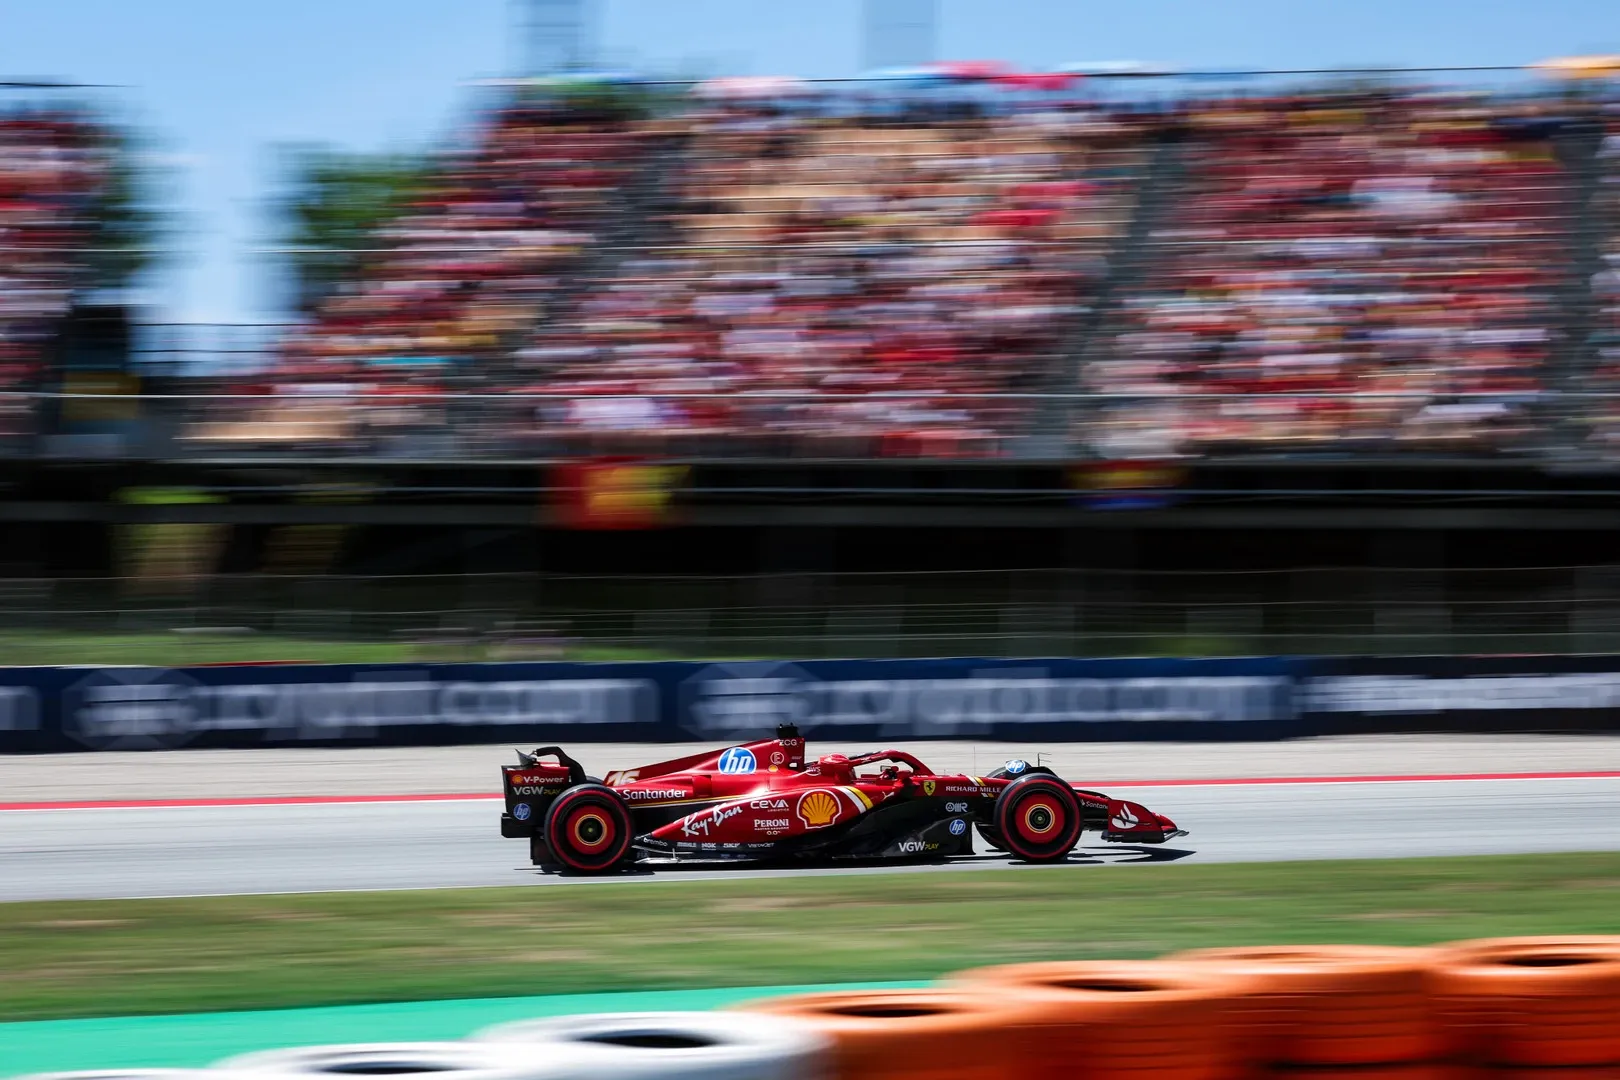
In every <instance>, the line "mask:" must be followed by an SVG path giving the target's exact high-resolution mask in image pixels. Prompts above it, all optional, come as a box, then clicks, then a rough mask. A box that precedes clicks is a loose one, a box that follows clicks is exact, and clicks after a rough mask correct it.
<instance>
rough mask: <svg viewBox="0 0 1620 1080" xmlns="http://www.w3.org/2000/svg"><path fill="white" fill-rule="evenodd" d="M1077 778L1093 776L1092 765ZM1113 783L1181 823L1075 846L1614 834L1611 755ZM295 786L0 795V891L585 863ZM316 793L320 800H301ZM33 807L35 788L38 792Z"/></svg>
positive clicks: (1594, 847) (926, 867) (478, 799)
mask: <svg viewBox="0 0 1620 1080" xmlns="http://www.w3.org/2000/svg"><path fill="white" fill-rule="evenodd" d="M1087 782H1089V780H1088V781H1087ZM1112 788H1113V790H1117V791H1118V793H1120V794H1122V795H1125V796H1126V797H1128V798H1132V799H1135V800H1137V801H1139V802H1142V803H1144V804H1146V805H1147V806H1149V807H1151V808H1153V809H1155V810H1158V811H1160V812H1162V813H1166V814H1169V815H1170V816H1171V817H1173V818H1174V819H1176V821H1177V822H1178V823H1179V824H1180V825H1182V826H1183V827H1185V828H1188V829H1190V830H1192V835H1191V836H1188V837H1185V838H1183V839H1181V840H1178V841H1175V842H1174V843H1172V844H1170V845H1166V846H1165V847H1159V848H1152V847H1143V848H1135V847H1123V846H1120V845H1110V844H1088V843H1085V842H1084V841H1083V842H1082V845H1081V847H1080V848H1079V849H1077V851H1076V852H1075V854H1074V856H1073V857H1072V859H1071V861H1072V862H1075V863H1081V864H1093V865H1096V866H1097V867H1099V868H1102V867H1105V866H1108V865H1116V864H1121V863H1129V862H1138V861H1142V862H1151V861H1166V862H1186V863H1192V862H1254V861H1280V860H1297V859H1328V858H1333V859H1339V858H1413V857H1424V856H1441V855H1467V854H1509V853H1531V852H1546V851H1605V850H1620V814H1616V813H1615V812H1614V811H1615V808H1616V807H1617V805H1620V772H1614V771H1608V772H1605V771H1602V770H1595V769H1588V770H1570V771H1560V772H1552V771H1547V772H1543V773H1541V774H1539V775H1530V774H1527V773H1525V772H1524V771H1522V770H1521V771H1519V773H1517V774H1515V775H1503V774H1475V775H1472V776H1469V777H1465V778H1457V777H1454V776H1452V777H1447V776H1442V775H1439V774H1422V775H1410V774H1408V775H1403V776H1401V777H1399V778H1373V777H1354V776H1343V775H1340V776H1332V777H1322V776H1317V777H1258V778H1256V777H1247V778H1219V777H1204V778H1193V779H1186V778H1183V779H1174V780H1169V781H1157V782H1155V781H1135V782H1129V783H1119V784H1115V785H1113V786H1112ZM369 799H370V800H371V801H349V799H348V798H345V797H343V796H302V797H289V798H286V799H282V800H278V801H267V800H257V801H251V802H249V803H248V804H246V805H242V804H239V803H238V804H231V803H230V802H229V801H222V800H217V799H216V800H210V799H199V800H195V801H193V802H192V803H191V804H189V805H168V806H152V805H139V804H123V805H100V806H94V805H81V806H78V807H77V808H72V809H67V808H31V809H24V808H19V807H18V804H15V803H12V804H8V805H9V806H10V807H12V808H11V809H6V810H3V811H0V867H4V873H3V874H0V900H6V901H11V900H52V899H94V898H120V897H152V896H205V895H219V894H236V893H284V892H319V891H373V890H390V889H417V888H442V887H453V886H495V885H558V884H567V883H569V882H575V881H581V880H598V879H580V878H565V877H556V876H548V875H542V874H540V873H539V872H537V871H536V870H535V869H534V868H532V867H529V866H527V865H525V855H526V852H525V845H524V844H523V843H522V842H521V841H516V840H503V839H502V838H501V837H500V836H499V834H498V832H497V820H498V816H499V813H500V805H499V801H498V800H496V799H493V798H491V797H489V796H483V795H467V796H458V795H455V794H448V795H446V794H415V795H411V794H406V795H400V796H397V797H393V796H386V795H385V796H376V795H373V796H369ZM310 800H316V801H310ZM36 806H37V804H36ZM1008 865H1012V864H1010V863H1009V862H1008V861H1007V860H1005V859H1003V858H1001V857H999V856H995V855H985V856H977V857H974V858H972V859H969V860H958V861H953V862H950V863H946V864H920V865H911V866H908V867H907V868H906V869H907V870H908V871H910V872H923V873H942V872H963V871H971V870H973V869H977V868H984V867H1003V866H1008ZM893 869H894V868H893V867H882V868H839V869H836V870H832V871H822V870H817V871H805V870H752V871H741V870H736V869H722V870H695V869H685V868H682V869H673V870H668V871H662V872H659V873H657V874H634V875H624V876H620V877H616V878H613V879H610V880H614V881H619V882H624V883H634V882H638V881H647V880H654V879H667V878H675V877H678V878H681V879H692V878H716V877H736V876H737V875H739V874H741V873H745V872H746V873H751V874H784V873H785V874H804V873H826V872H833V873H874V872H892V871H893ZM1029 870H1030V872H1039V868H1029Z"/></svg>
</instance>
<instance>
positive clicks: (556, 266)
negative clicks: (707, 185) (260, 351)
mask: <svg viewBox="0 0 1620 1080" xmlns="http://www.w3.org/2000/svg"><path fill="white" fill-rule="evenodd" d="M645 137H646V132H645V130H644V129H643V128H642V127H641V126H639V125H637V124H634V123H627V122H620V121H616V120H611V119H606V118H603V117H601V116H599V115H594V114H591V113H586V112H581V111H579V110H572V109H559V108H555V107H551V106H546V105H535V104H524V103H513V104H511V105H508V106H507V107H504V108H502V109H499V110H497V111H495V112H494V113H493V114H492V115H490V116H488V117H487V119H485V120H484V122H483V123H482V125H481V128H480V129H479V130H477V131H475V132H472V133H470V135H469V136H468V138H467V145H466V146H465V147H464V148H463V149H460V150H458V151H456V152H454V153H451V154H449V155H447V156H446V157H445V158H444V159H443V160H442V161H441V162H440V163H439V167H438V168H437V169H436V171H434V172H433V173H432V174H431V175H430V176H429V177H428V178H427V180H426V181H425V190H424V191H423V192H422V193H421V194H420V195H419V196H417V197H415V198H414V199H413V200H412V203H411V205H410V206H409V208H408V210H407V211H406V212H405V213H404V214H403V215H401V216H400V217H399V218H397V219H396V220H394V221H392V222H390V223H389V224H387V225H386V226H385V227H383V228H382V229H381V230H379V231H378V232H377V234H376V235H375V236H374V238H373V239H372V241H371V243H370V245H369V247H368V253H367V256H366V257H365V259H364V261H363V270H362V273H361V274H360V276H359V277H358V278H357V279H356V280H354V281H351V282H347V283H344V284H343V285H342V286H341V287H339V288H337V289H336V290H335V291H333V292H332V293H331V295H329V296H328V297H326V298H325V299H324V300H323V301H322V302H321V303H320V304H319V306H318V308H317V310H316V311H315V312H314V314H313V317H312V318H310V319H309V320H308V321H307V323H305V324H304V325H303V326H301V327H300V328H298V329H297V330H296V331H294V332H293V333H291V334H290V335H288V337H287V338H286V340H285V341H283V342H282V343H281V346H280V357H279V360H278V362H277V363H276V365H275V367H274V369H273V370H272V371H269V372H266V373H264V376H263V377H262V378H261V379H259V380H258V381H257V382H256V383H254V384H253V385H251V386H243V385H236V386H233V387H232V389H233V390H235V391H238V392H242V391H244V390H246V391H248V393H247V394H245V395H244V396H246V397H248V398H250V399H251V396H252V393H253V392H255V391H263V392H265V393H267V394H268V395H269V396H270V398H271V400H270V402H269V403H268V404H266V405H263V406H260V405H255V404H251V403H250V404H248V405H247V406H246V407H245V408H241V409H238V410H236V412H237V415H236V416H234V417H230V418H216V419H215V420H214V421H212V422H210V423H209V424H207V425H206V426H204V427H202V428H200V429H197V430H194V431H193V432H192V433H191V434H192V437H193V438H196V439H199V440H203V441H207V442H216V443H217V442H226V441H239V442H248V443H260V442H291V443H308V442H321V441H354V440H364V439H366V438H368V437H371V436H375V435H379V434H387V433H388V432H389V431H391V430H399V431H417V430H420V429H421V428H422V427H423V426H424V425H425V424H431V423H434V422H437V421H438V420H441V419H442V418H443V415H444V414H443V405H444V397H445V395H446V394H447V393H452V392H454V391H456V390H462V391H467V390H481V389H495V388H502V387H506V386H509V385H510V381H509V380H507V379H503V375H504V373H505V372H504V366H503V361H504V359H505V358H506V357H508V356H509V355H510V353H511V352H512V350H513V349H514V348H515V347H516V346H517V345H519V344H520V343H521V342H522V341H523V340H524V339H525V336H526V334H527V333H528V332H529V331H530V330H531V329H532V328H533V327H534V326H535V325H537V324H539V323H544V322H546V321H548V320H553V319H555V318H557V317H558V313H557V312H556V311H555V310H553V308H554V301H555V299H556V298H557V297H558V296H559V294H560V293H562V292H563V290H564V289H565V287H566V285H567V279H568V275H569V273H570V271H571V270H572V269H573V268H574V267H575V266H576V265H577V263H578V262H579V260H580V259H581V258H582V257H583V256H584V255H585V254H586V253H588V252H590V251H591V249H592V246H593V244H594V243H596V242H597V241H598V239H599V237H600V235H601V233H602V231H603V229H604V228H605V227H606V226H607V224H608V223H609V221H610V220H611V218H612V215H614V214H616V213H619V212H622V206H621V201H620V194H621V192H622V189H623V187H624V185H625V184H626V182H627V180H628V178H630V177H631V176H633V175H634V174H635V172H636V170H638V169H639V168H641V167H642V166H643V159H644V155H643V153H642V144H643V140H644V139H645Z"/></svg>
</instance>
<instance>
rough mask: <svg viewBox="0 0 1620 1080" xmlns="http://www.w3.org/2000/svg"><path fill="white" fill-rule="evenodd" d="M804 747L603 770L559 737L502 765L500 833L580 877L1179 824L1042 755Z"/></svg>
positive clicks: (1171, 829) (967, 848) (1022, 847)
mask: <svg viewBox="0 0 1620 1080" xmlns="http://www.w3.org/2000/svg"><path fill="white" fill-rule="evenodd" d="M804 750H805V747H804V739H803V738H801V737H800V735H799V732H798V729H797V728H795V727H793V726H792V725H784V726H782V727H779V728H778V729H777V732H776V738H774V739H764V740H761V741H759V742H751V743H744V744H742V745H738V746H729V747H725V748H724V749H721V750H716V751H713V752H711V753H701V754H693V755H691V756H689V757H684V758H677V759H675V760H673V761H663V762H659V763H658V764H656V765H644V766H642V767H641V768H639V769H628V770H625V771H622V772H610V773H608V774H607V776H606V777H604V778H603V779H601V780H596V779H593V778H592V777H589V776H586V775H585V770H584V768H583V767H582V766H581V765H580V764H579V762H577V761H575V760H574V759H573V758H571V757H569V756H568V755H567V754H565V753H563V752H562V750H561V749H559V748H558V747H555V746H547V747H542V748H540V749H538V750H536V751H534V752H533V753H523V752H522V751H519V753H518V760H519V763H518V764H517V765H509V766H506V767H505V768H503V769H502V770H501V772H502V779H503V781H504V783H503V791H504V794H505V797H506V812H505V813H503V814H502V815H501V835H502V836H506V837H513V838H526V839H527V840H528V841H529V856H530V859H531V860H532V861H533V863H534V864H535V865H536V866H540V867H543V868H546V869H550V870H561V871H569V872H573V873H578V874H605V873H609V872H612V871H615V870H619V869H623V868H624V867H626V866H628V865H630V864H632V863H650V864H654V865H656V864H658V863H664V864H669V863H677V862H688V861H694V862H714V861H731V860H745V861H755V862H770V863H805V862H816V863H827V862H837V861H839V860H861V861H873V860H885V859H896V860H915V859H928V858H945V857H948V856H953V855H971V854H973V838H972V836H971V835H970V833H971V831H974V830H976V831H977V832H978V834H979V836H980V838H982V839H983V840H984V842H985V843H986V844H988V845H989V846H990V847H992V848H995V849H997V850H999V851H1005V852H1006V853H1007V854H1009V855H1012V856H1013V857H1015V858H1018V859H1022V860H1025V861H1027V862H1056V861H1059V860H1061V859H1063V858H1064V857H1065V856H1066V855H1067V854H1068V853H1069V851H1070V849H1072V848H1073V847H1074V845H1075V843H1076V842H1077V841H1078V840H1079V839H1080V834H1081V832H1082V831H1083V830H1086V829H1095V830H1097V831H1099V832H1100V833H1101V834H1102V839H1103V840H1106V841H1112V842H1115V843H1125V844H1162V843H1164V842H1165V841H1166V840H1170V839H1172V838H1174V837H1177V836H1185V835H1187V834H1186V831H1185V830H1183V829H1178V828H1176V824H1175V822H1173V821H1171V820H1170V819H1169V818H1167V817H1164V816H1163V815H1162V814H1155V813H1153V812H1152V811H1151V810H1148V809H1147V808H1146V807H1144V806H1140V805H1138V804H1136V803H1133V802H1127V801H1126V800H1124V799H1112V798H1109V797H1108V796H1107V795H1102V794H1099V793H1098V792H1095V791H1086V790H1083V789H1081V788H1076V787H1073V786H1071V785H1070V784H1068V783H1066V782H1064V781H1063V780H1060V779H1058V777H1057V776H1056V775H1055V774H1054V773H1053V772H1052V770H1051V769H1048V768H1045V767H1043V766H1041V765H1038V764H1036V765H1031V764H1029V763H1027V762H1024V761H1009V762H1007V763H1006V764H1005V765H1003V766H1001V767H1000V768H998V769H996V770H994V771H993V772H991V773H989V774H988V775H985V776H942V775H940V774H938V773H936V772H934V771H933V770H932V769H930V768H928V766H926V765H924V764H923V763H922V762H921V761H918V760H917V759H916V758H915V757H913V756H912V755H910V754H908V753H905V752H903V751H900V750H877V751H873V752H871V753H866V754H858V755H855V756H853V757H848V756H845V755H843V754H828V755H825V756H823V757H819V758H817V759H815V760H814V761H809V762H806V761H805V758H804ZM547 758H550V759H553V760H551V761H547V760H543V759H547ZM970 826H971V827H972V829H971V830H970V828H969V827H970Z"/></svg>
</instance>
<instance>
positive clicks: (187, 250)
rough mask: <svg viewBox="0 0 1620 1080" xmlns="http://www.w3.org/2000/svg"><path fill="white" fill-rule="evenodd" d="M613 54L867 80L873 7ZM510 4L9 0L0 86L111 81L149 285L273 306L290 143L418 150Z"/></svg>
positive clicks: (1069, 39) (715, 23) (626, 22)
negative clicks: (134, 153) (161, 174)
mask: <svg viewBox="0 0 1620 1080" xmlns="http://www.w3.org/2000/svg"><path fill="white" fill-rule="evenodd" d="M605 4H606V10H605V12H604V13H603V16H602V18H601V38H602V47H603V49H604V51H605V53H606V59H607V60H609V61H610V62H612V63H613V64H615V65H629V66H638V67H642V68H645V69H649V70H661V71H668V70H684V71H715V72H718V71H726V72H740V73H748V74H766V73H789V74H796V75H804V76H820V77H838V76H847V75H853V74H855V73H856V71H857V70H858V66H859V55H860V53H859V42H858V40H857V35H858V31H859V26H860V19H859V0H605ZM942 8H943V13H942V14H943V18H942V23H943V25H942V31H941V53H942V55H943V56H944V57H947V58H960V59H966V58H972V59H982V58H995V59H1001V60H1009V61H1012V62H1014V63H1016V64H1020V65H1023V66H1028V67H1040V66H1043V65H1053V64H1058V63H1062V62H1065V61H1073V60H1110V59H1138V60H1152V61H1160V62H1165V63H1171V64H1174V65H1177V66H1182V67H1332V66H1343V65H1367V66H1374V65H1403V64H1427V65H1440V66H1465V65H1495V64H1517V63H1523V62H1529V61H1534V60H1537V59H1542V58H1545V57H1548V56H1556V55H1566V54H1570V53H1587V52H1620V4H1616V3H1615V2H1614V0H1543V2H1539V3H1503V2H1493V0H1483V2H1481V0H1475V2H1468V3H1465V2H1462V0H1354V2H1348V0H1225V2H1223V3H1207V2H1206V3H1194V2H1192V0H1131V2H1128V3H1119V2H1116V3H1113V4H1104V3H1097V2H1091V0H942ZM514 24H515V13H514V9H513V7H512V4H511V2H510V0H277V2H276V3H273V4H266V3H255V2H252V0H238V2H236V3H229V2H226V3H222V2H220V0H207V2H205V0H31V2H30V0H0V77H5V78H26V77H34V76H51V77H56V78H63V79H73V80H78V81H83V82H95V83H115V84H119V85H120V86H122V87H123V89H119V90H116V91H105V92H103V93H105V94H106V95H107V99H108V100H109V101H111V102H113V103H115V104H116V105H117V107H118V108H119V109H120V110H121V111H122V112H123V113H124V114H125V115H128V116H130V117H132V118H133V119H134V120H136V121H137V122H138V123H139V124H140V125H141V126H142V127H143V128H144V129H145V130H147V131H148V132H150V133H151V134H152V135H153V136H155V138H156V141H157V151H158V154H159V160H160V161H161V162H162V163H164V164H166V165H167V166H169V167H170V168H172V170H173V174H174V176H175V179H176V186H175V188H174V190H173V191H172V192H171V193H170V200H171V201H172V202H174V203H175V204H177V205H178V206H179V207H180V208H181V209H183V210H184V211H185V212H186V214H187V215H188V216H187V219H186V226H187V227H186V229H185V232H184V234H183V236H182V237H181V242H180V248H181V251H180V253H179V255H178V256H177V258H176V260H175V265H174V267H173V268H172V269H171V270H170V271H169V272H167V273H165V274H163V275H161V276H160V277H159V278H158V279H157V280H156V281H155V282H154V288H153V299H154V300H155V301H156V302H157V303H158V304H159V305H160V309H159V312H158V314H159V315H160V316H161V317H164V318H168V319H172V320H174V321H187V322H192V321H196V322H251V321H255V320H259V319H264V318H273V317H275V316H276V315H277V314H278V313H277V312H276V311H275V309H274V303H275V298H276V293H275V290H274V289H273V288H272V287H271V282H272V278H271V277H270V275H268V274H267V273H266V272H265V270H264V267H263V260H262V258H260V257H258V256H256V255H254V254H253V252H254V249H255V248H257V247H260V246H262V245H264V244H265V243H266V242H267V241H268V239H269V237H268V233H267V229H266V215H265V212H264V211H265V203H266V201H267V199H268V198H269V197H270V196H271V194H272V192H273V180H274V177H275V162H276V152H275V148H276V147H277V146H278V145H284V144H288V143H309V142H329V143H336V144H342V145H345V146H350V147H355V148H360V149H386V148H408V147H418V146H422V145H424V144H425V143H427V142H429V141H431V140H433V139H434V138H436V137H438V136H440V135H442V133H443V132H444V131H445V130H446V129H447V127H448V125H449V124H450V123H452V122H453V120H454V118H455V117H456V115H457V110H458V109H464V108H465V107H466V105H467V102H468V94H469V91H468V90H467V89H466V87H465V86H464V85H463V84H464V82H465V81H466V80H469V79H475V78H479V77H487V76H494V75H502V74H507V73H509V71H511V70H512V68H513V65H514V64H515V62H516V59H517V55H518V53H517V49H516V44H515V42H514V40H513V34H512V33H511V30H512V28H513V26H514Z"/></svg>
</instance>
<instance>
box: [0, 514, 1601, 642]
mask: <svg viewBox="0 0 1620 1080" xmlns="http://www.w3.org/2000/svg"><path fill="white" fill-rule="evenodd" d="M179 528H182V529H184V528H187V527H183V526H182V527H179ZM297 531H298V530H289V532H297ZM305 531H306V532H311V531H314V530H305ZM187 535H188V536H189V535H190V534H189V533H188V534H187ZM295 539H298V537H292V536H289V537H288V544H289V545H290V544H291V543H292V541H293V540H295ZM303 540H304V541H306V542H307V544H308V546H311V547H318V546H319V542H325V543H327V544H328V545H330V544H331V543H334V542H335V541H332V540H331V538H330V537H326V538H325V540H324V541H322V537H320V536H305V537H303ZM157 542H158V541H156V540H154V541H153V543H154V544H155V543H157ZM175 542H176V543H178V541H175ZM150 563H151V570H150V573H149V574H148V575H147V576H144V577H141V578H123V579H114V578H109V579H55V580H52V579H26V580H24V579H10V580H0V642H3V644H4V646H5V649H6V652H5V660H6V662H8V663H11V664H104V665H107V664H130V663H140V664H166V665H171V666H172V665H176V664H178V663H180V662H181V660H182V659H184V660H187V661H190V662H196V661H198V660H207V661H243V660H276V661H306V662H321V661H327V662H340V661H355V660H365V661H384V660H389V661H414V662H447V661H472V660H478V661H520V660H739V659H784V660H785V659H826V660H832V659H883V658H889V657H896V656H912V657H928V656H984V657H1001V658H1009V657H1027V656H1073V657H1100V658H1102V657H1132V656H1215V657H1220V656H1254V655H1357V654H1379V655H1389V654H1396V655H1400V654H1411V655H1448V654H1455V655H1472V654H1481V653H1483V654H1497V653H1572V654H1579V653H1604V652H1620V567H1614V566H1573V567H1571V566H1566V567H1536V568H1524V569H1502V568H1455V567H1454V568H1449V569H1432V570H1426V569H1396V568H1389V567H1377V566H1360V567H1340V568H1333V567H1320V568H1318V567H1309V568H1302V569H1289V570H1259V571H1215V572H1201V571H1191V572H1175V571H1138V570H1118V569H1115V570H1109V569H1095V568H1093V569H1031V570H986V571H953V572H912V573H835V572H822V573H774V574H772V573H767V574H713V575H664V576H657V575H633V574H614V575H567V574H540V573H536V574H470V575H441V576H433V575H421V576H400V577H377V576H344V575H307V576H300V575H275V574H244V575H208V574H193V573H189V572H188V569H187V565H186V562H185V560H181V559H178V558H177V559H173V560H169V563H165V562H163V561H162V560H161V559H157V558H153V559H152V560H150ZM170 563H172V564H173V565H170Z"/></svg>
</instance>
